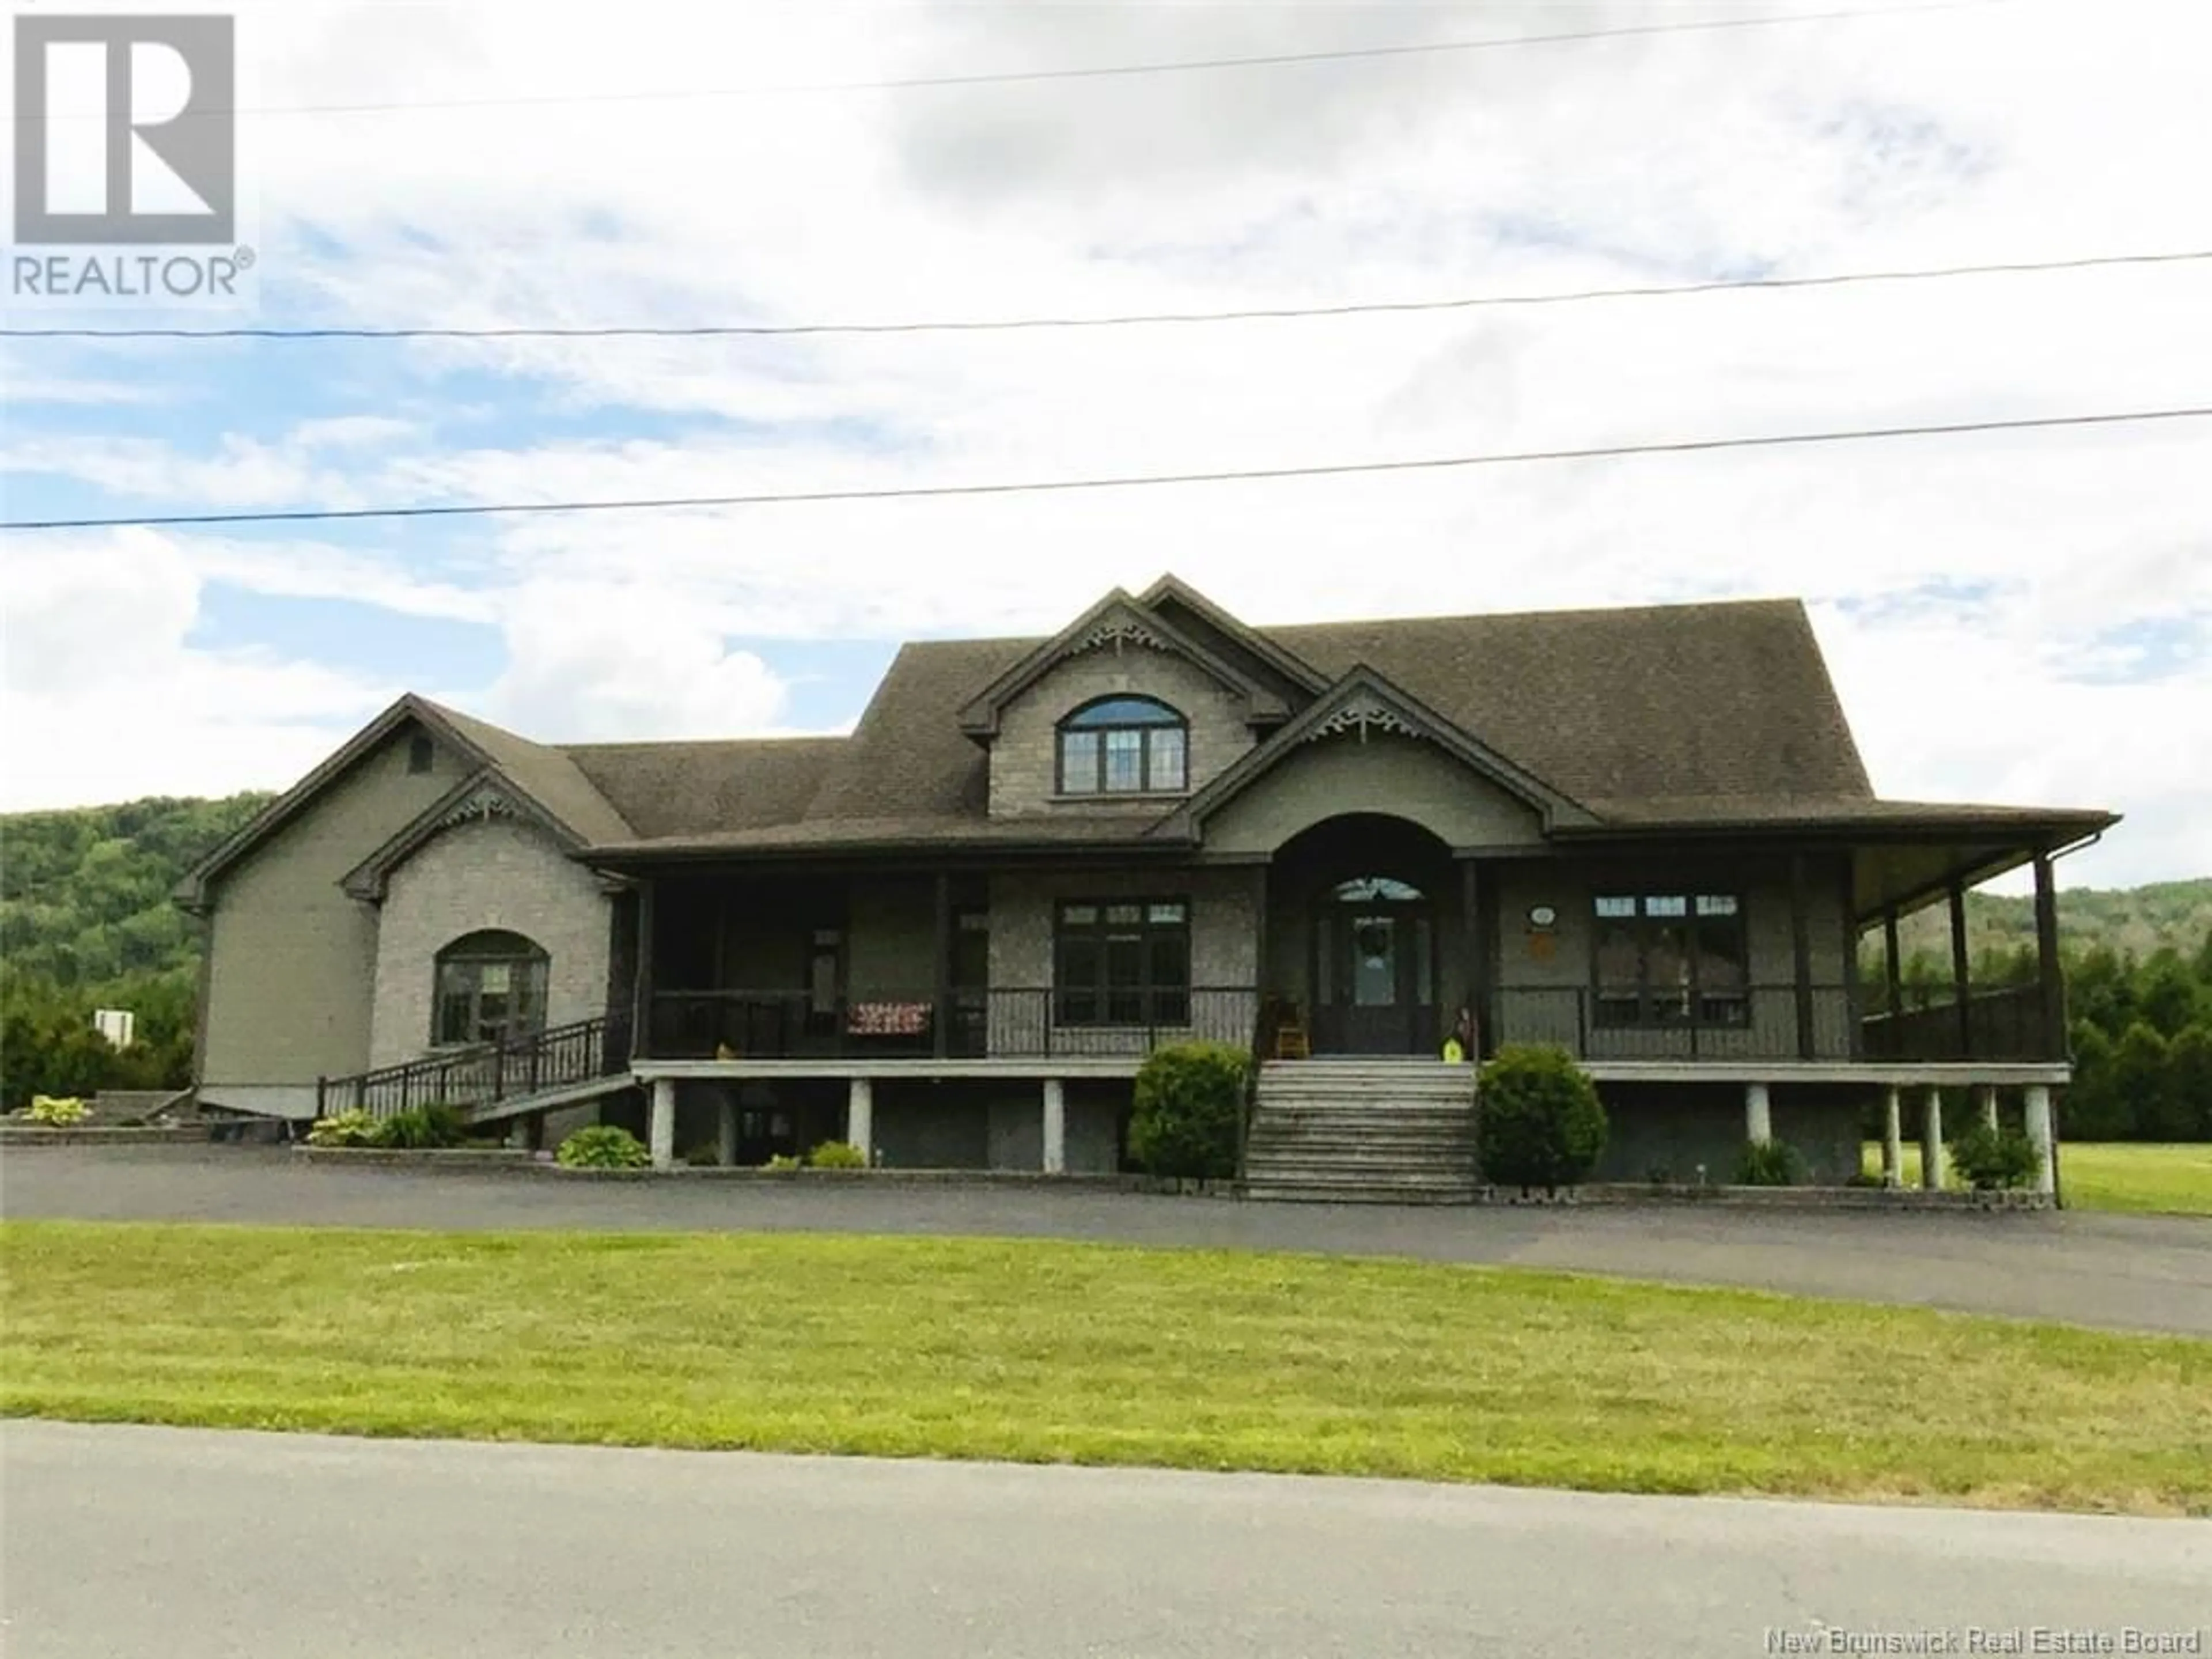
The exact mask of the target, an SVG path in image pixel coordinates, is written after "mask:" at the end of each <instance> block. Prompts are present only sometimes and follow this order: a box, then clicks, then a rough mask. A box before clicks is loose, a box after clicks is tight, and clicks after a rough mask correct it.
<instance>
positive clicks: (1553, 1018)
mask: <svg viewBox="0 0 2212 1659" xmlns="http://www.w3.org/2000/svg"><path fill="white" fill-rule="evenodd" d="M1798 1007H1799V993H1798V987H1797V986H1796V984H1795V983H1784V984H1756V985H1747V986H1739V987H1730V988H1729V989H1727V990H1711V989H1708V990H1706V991H1705V992H1703V993H1702V994H1695V995H1692V994H1683V995H1680V996H1675V997H1668V998H1664V999H1662V998H1643V999H1637V998H1629V997H1612V996H1604V995H1601V994H1599V993H1598V992H1597V990H1596V989H1595V987H1590V986H1587V985H1508V986H1502V987H1499V989H1498V995H1497V1015H1496V1018H1497V1024H1498V1029H1497V1031H1496V1034H1495V1035H1496V1040H1497V1041H1498V1042H1542V1043H1553V1044H1556V1045H1558V1046H1559V1047H1560V1048H1565V1049H1566V1050H1567V1051H1568V1052H1569V1053H1570V1054H1574V1055H1576V1056H1577V1057H1578V1058H1580V1059H1583V1060H1795V1059H1796V1058H1798V1057H1799V1056H1800V1055H1801V1054H1803V1053H1804V1051H1805V1049H1806V1048H1810V1049H1811V1051H1812V1054H1813V1055H1814V1057H1816V1058H1819V1059H1822V1060H1849V1059H1851V1058H1852V1057H1853V1055H1854V1052H1855V1051H1854V1047H1853V1033H1854V1030H1855V1028H1856V1026H1857V1010H1856V1009H1855V1008H1854V1007H1853V1006H1852V1002H1851V994H1850V989H1849V987H1845V986H1843V985H1840V984H1833V985H1814V986H1813V987H1811V995H1810V998H1809V1000H1808V1012H1809V1014H1810V1017H1811V1023H1810V1025H1809V1027H1808V1035H1809V1036H1810V1039H1811V1041H1810V1042H1809V1043H1808V1042H1805V1041H1804V1040H1803V1039H1802V1038H1801V1036H1800V1035H1799V1031H1798Z"/></svg>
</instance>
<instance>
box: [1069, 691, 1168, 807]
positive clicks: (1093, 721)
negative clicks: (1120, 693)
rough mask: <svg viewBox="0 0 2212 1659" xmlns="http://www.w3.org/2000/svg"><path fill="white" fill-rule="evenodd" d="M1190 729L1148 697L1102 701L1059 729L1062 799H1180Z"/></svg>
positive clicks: (1163, 706)
mask: <svg viewBox="0 0 2212 1659" xmlns="http://www.w3.org/2000/svg"><path fill="white" fill-rule="evenodd" d="M1189 777H1190V727H1189V726H1188V723H1187V722H1186V721H1185V720H1183V717H1182V715H1181V714H1177V713H1176V711H1175V710H1174V709H1172V708H1169V707H1168V706H1167V704H1165V703H1164V702H1159V701H1158V699H1156V698H1152V697H1103V698H1101V699H1100V700H1099V701H1098V702H1093V703H1086V704H1085V705H1084V706H1083V707H1082V708H1079V709H1077V710H1076V711H1075V712H1074V713H1073V714H1070V715H1069V716H1068V717H1067V718H1066V720H1062V721H1061V722H1060V769H1059V780H1058V781H1059V787H1060V793H1061V794H1063V795H1164V794H1181V793H1182V792H1183V790H1184V789H1186V788H1188V787H1189Z"/></svg>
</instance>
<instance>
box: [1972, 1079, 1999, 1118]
mask: <svg viewBox="0 0 2212 1659" xmlns="http://www.w3.org/2000/svg"><path fill="white" fill-rule="evenodd" d="M1974 1093H1975V1094H1976V1095H1977V1096H1978V1097H1979V1099H1978V1102H1977V1103H1978V1105H1979V1106H1980V1108H1981V1111H1982V1121H1983V1123H1984V1125H1986V1126H1987V1127H1990V1128H1991V1129H1994V1128H1996V1127H1997V1085H1996V1084H1994V1083H1984V1084H1983V1085H1981V1087H1980V1088H1978V1089H1977V1090H1975V1091H1974Z"/></svg>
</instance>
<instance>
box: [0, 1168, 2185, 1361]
mask: <svg viewBox="0 0 2212 1659" xmlns="http://www.w3.org/2000/svg"><path fill="white" fill-rule="evenodd" d="M0 1212H4V1213H6V1214H8V1215H10V1216H17V1217H32V1216H73V1217H81V1218H96V1219H106V1220H138V1219H143V1220H170V1221H226V1222H247V1223H283V1224H295V1225H343V1226H360V1227H437V1228H552V1227H560V1228H594V1229H617V1230H653V1231H665V1230H682V1231H695V1230H709V1231H711V1230H720V1229H729V1230H779V1231H834V1232H860V1233H913V1234H975V1235H988V1236H994V1237H1009V1236H1011V1237H1054V1238H1079V1239H1105V1240H1115V1241H1120V1242H1125V1243H1139V1244H1175V1245H1214V1246H1223V1247H1227V1248H1233V1249H1310V1250H1326V1251H1333V1252H1341V1253H1346V1254H1352V1255H1406V1256H1413V1257H1419V1258H1423V1259H1426V1260H1431V1261H1477V1262H1497V1263H1510V1264H1514V1265H1517V1266H1522V1267H1559V1268H1566V1269H1571V1270H1574V1271H1578V1272H1586V1273H1626V1274H1632V1275H1636V1276H1639V1277H1644V1278H1651V1279H1672V1280H1678V1281H1684V1282H1691V1283H1702V1284H1716V1285H1750V1286H1753V1287H1755V1288H1759V1289H1769V1290H1777V1291H1789V1292H1791V1293H1795V1294H1801V1295H1809V1296H1831V1297H1850V1298H1853V1299H1856V1300H1861V1301H1871V1302H1893V1303H1905V1304H1920V1305H1925V1306H1929V1307H1939V1308H1951V1309H1958V1310H1965V1311H1967V1312H1974V1313H1994V1314H2003V1315H2010V1316H2018V1317H2024V1318H2039V1319H2059V1320H2066V1321H2070V1322H2075V1323H2081V1324H2088V1325H2104V1326H2110V1327H2114V1328H2121V1329H2136V1330H2157V1331H2178V1332H2183V1333H2186V1334H2192V1335H2199V1336H2212V1223H2208V1222H2205V1221H2202V1220H2194V1219H2191V1218H2180V1217H2176V1218H2158V1217H2148V1216H2116V1215H2096V1214H2090V1213H2087V1212H2064V1213H2059V1214H2018V1215H1936V1214H1896V1213H1887V1214H1885V1213H1868V1212H1830V1213H1814V1212H1795V1213H1786V1214H1781V1213H1761V1212H1753V1211H1745V1210H1727V1211H1720V1210H1711V1209H1690V1208H1685V1207H1672V1206H1634V1207H1614V1206H1604V1207H1598V1206H1592V1207H1589V1208H1578V1209H1520V1208H1494V1209H1493V1208H1475V1209H1437V1210H1426V1209H1418V1208H1395V1207H1370V1206H1352V1205H1322V1206H1316V1205H1276V1204H1239V1203H1235V1202H1231V1201H1228V1200H1212V1199H1195V1198H1145V1197H1139V1196H1137V1195H1134V1194H1123V1193H1101V1192H1097V1191H1085V1190H1080V1189H1074V1190H1071V1189H1048V1188H1036V1187H993V1186H986V1185H973V1186H952V1187H945V1188H925V1187H908V1186H889V1185H886V1186H881V1187H878V1186H872V1185H871V1186H867V1187H865V1188H864V1187H857V1186H844V1185H840V1186H835V1187H805V1186H799V1185H791V1186H786V1185H782V1184H776V1185H766V1184H762V1183H756V1182H742V1183H741V1182H726V1181H715V1180H712V1179H677V1180H669V1181H656V1182H571V1181H558V1180H553V1179H549V1178H544V1177H536V1176H520V1175H501V1174H496V1173H474V1172H471V1173H467V1174H460V1173H453V1174H448V1173H441V1172H436V1171H431V1172H417V1171H414V1170H394V1169H378V1170H343V1169H332V1168H331V1167H330V1166H329V1165H327V1164H306V1163H304V1162H303V1161H301V1160H300V1159H297V1158H295V1157H293V1155H292V1154H291V1153H290V1152H288V1151H286V1150H284V1149H283V1148H281V1147H234V1146H219V1147H216V1146H210V1147H197V1146H185V1147H146V1148H136V1149H112V1148H104V1147H82V1146H78V1147H67V1146H55V1147H37V1148H24V1149H16V1148H10V1149H9V1151H8V1152H7V1153H6V1155H5V1157H4V1158H0Z"/></svg>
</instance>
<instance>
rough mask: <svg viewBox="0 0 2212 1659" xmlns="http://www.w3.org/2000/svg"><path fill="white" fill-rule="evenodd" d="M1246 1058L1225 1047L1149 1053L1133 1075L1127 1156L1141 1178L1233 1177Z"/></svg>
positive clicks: (1190, 1045)
mask: <svg viewBox="0 0 2212 1659" xmlns="http://www.w3.org/2000/svg"><path fill="white" fill-rule="evenodd" d="M1251 1086H1252V1056H1251V1054H1250V1053H1249V1051H1247V1050H1245V1049H1243V1048H1232V1047H1231V1045H1230V1044H1228V1043H1225V1042H1174V1043H1170V1044H1168V1045H1167V1046H1165V1047H1164V1048H1155V1049H1154V1050H1153V1051H1152V1054H1151V1056H1150V1057H1149V1058H1148V1059H1147V1060H1146V1061H1145V1063H1144V1065H1143V1066H1141V1067H1139V1070H1138V1072H1137V1088H1136V1103H1135V1109H1134V1111H1133V1114H1132V1115H1131V1117H1130V1120H1129V1156H1130V1157H1132V1158H1134V1159H1135V1160H1136V1161H1137V1162H1138V1164H1140V1165H1141V1166H1142V1167H1143V1168H1144V1169H1145V1170H1146V1173H1148V1174H1151V1175H1156V1176H1182V1177H1184V1178H1186V1179H1192V1178H1194V1179H1200V1180H1215V1181H1219V1180H1225V1179H1227V1178H1228V1177H1230V1176H1234V1175H1235V1174H1236V1173H1237V1142H1238V1140H1239V1139H1240V1137H1241V1131H1242V1129H1243V1123H1244V1103H1245V1100H1246V1097H1248V1095H1249V1092H1250V1091H1251Z"/></svg>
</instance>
